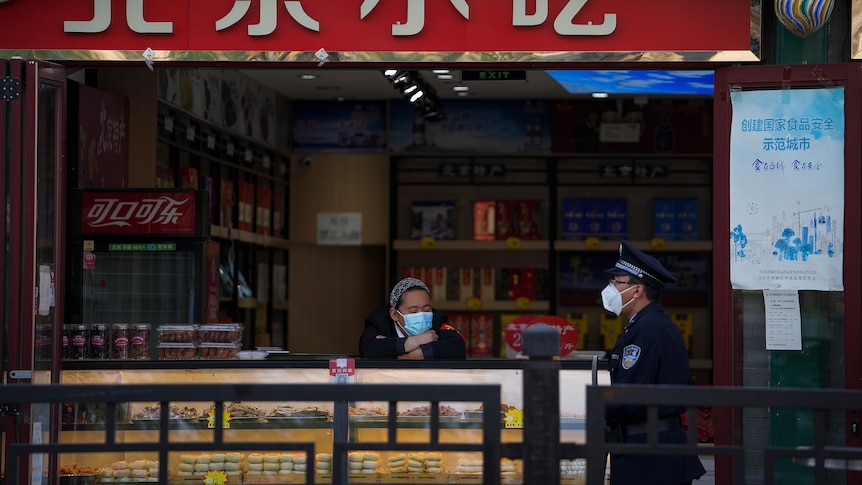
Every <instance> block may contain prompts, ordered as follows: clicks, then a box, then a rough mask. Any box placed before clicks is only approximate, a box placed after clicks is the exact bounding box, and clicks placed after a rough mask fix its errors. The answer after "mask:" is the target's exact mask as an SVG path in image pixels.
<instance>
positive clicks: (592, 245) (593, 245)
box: [584, 237, 602, 251]
mask: <svg viewBox="0 0 862 485" xmlns="http://www.w3.org/2000/svg"><path fill="white" fill-rule="evenodd" d="M584 247H585V248H587V249H589V250H591V251H597V250H599V249H601V247H602V241H601V240H599V238H597V237H588V238H586V239H584Z"/></svg>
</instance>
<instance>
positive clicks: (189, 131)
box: [186, 125, 195, 141]
mask: <svg viewBox="0 0 862 485" xmlns="http://www.w3.org/2000/svg"><path fill="white" fill-rule="evenodd" d="M186 139H188V140H189V141H195V125H189V126H188V127H187V128H186Z"/></svg>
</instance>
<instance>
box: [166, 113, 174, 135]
mask: <svg viewBox="0 0 862 485" xmlns="http://www.w3.org/2000/svg"><path fill="white" fill-rule="evenodd" d="M165 131H167V132H168V133H173V132H174V118H173V117H172V116H165Z"/></svg>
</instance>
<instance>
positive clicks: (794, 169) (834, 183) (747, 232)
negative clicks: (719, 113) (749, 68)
mask: <svg viewBox="0 0 862 485" xmlns="http://www.w3.org/2000/svg"><path fill="white" fill-rule="evenodd" d="M730 99H731V102H732V103H733V123H732V126H731V131H730V137H731V138H730V142H731V143H730V227H729V228H727V229H728V232H729V237H730V241H731V245H730V249H731V254H730V282H731V285H732V286H733V288H734V289H740V290H820V291H843V290H844V273H843V269H844V226H845V214H844V162H845V161H844V130H845V125H844V119H845V114H844V107H845V99H844V88H843V87H837V86H827V87H823V88H817V89H772V90H752V91H739V92H734V93H733V95H732V96H731V98H730ZM851 162H852V163H857V161H855V160H853V161H851ZM854 250H857V249H855V248H854Z"/></svg>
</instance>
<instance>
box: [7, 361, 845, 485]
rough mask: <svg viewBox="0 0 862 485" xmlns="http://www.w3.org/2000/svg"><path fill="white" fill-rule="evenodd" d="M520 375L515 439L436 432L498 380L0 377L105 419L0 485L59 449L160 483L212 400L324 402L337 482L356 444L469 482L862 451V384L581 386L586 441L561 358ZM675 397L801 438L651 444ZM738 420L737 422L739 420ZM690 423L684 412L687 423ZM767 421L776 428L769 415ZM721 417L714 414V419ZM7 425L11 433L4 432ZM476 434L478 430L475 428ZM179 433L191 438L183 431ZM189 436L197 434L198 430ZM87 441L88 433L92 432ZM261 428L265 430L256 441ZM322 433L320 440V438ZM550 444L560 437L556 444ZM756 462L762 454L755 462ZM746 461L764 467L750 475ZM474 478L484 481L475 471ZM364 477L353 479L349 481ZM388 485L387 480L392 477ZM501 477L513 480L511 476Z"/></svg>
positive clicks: (496, 426) (24, 452) (34, 398)
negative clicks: (366, 435) (145, 457)
mask: <svg viewBox="0 0 862 485" xmlns="http://www.w3.org/2000/svg"><path fill="white" fill-rule="evenodd" d="M524 365H525V373H524V384H523V392H524V422H525V426H524V429H523V440H522V442H506V443H501V423H500V415H499V414H497V413H493V412H485V413H483V417H482V420H481V422H480V423H477V424H476V426H475V428H479V427H481V433H480V434H481V440H477V439H470V440H451V439H444V440H441V436H440V431H441V428H444V429H445V428H446V425H445V423H444V422H443V421H444V420H443V419H441V416H440V414H439V411H440V408H441V402H470V403H474V402H475V403H479V404H481V406H482V408H483V409H486V410H492V409H499V408H500V404H501V399H500V386H499V385H421V384H397V383H396V384H307V385H302V384H283V385H281V384H196V385H171V384H168V385H134V386H131V385H128V386H122V385H121V386H116V385H55V386H48V385H26V386H25V385H14V386H9V385H6V386H0V405H2V406H3V408H5V409H13V408H14V409H20V408H24V407H31V406H33V405H34V404H39V403H47V404H53V405H59V404H61V403H64V402H84V403H102V404H104V424H103V425H99V426H98V427H97V428H92V429H89V431H99V432H103V438H104V439H102V440H100V441H98V442H92V441H91V442H86V443H84V442H62V440H61V442H59V443H50V442H49V443H8V444H7V448H6V450H5V452H6V453H5V455H6V460H5V468H6V483H7V484H8V485H23V484H26V483H29V482H28V477H27V476H26V475H27V470H26V469H22V468H23V467H24V466H25V465H26V463H27V460H26V459H25V458H27V457H28V456H31V455H35V454H44V455H47V456H53V457H56V456H59V455H60V454H63V453H98V452H106V451H111V452H126V453H129V452H143V453H148V454H155V455H157V456H158V457H159V460H158V462H159V467H160V469H159V473H158V477H159V478H158V483H160V484H166V483H168V469H167V467H168V453H170V452H174V453H177V452H187V451H188V452H191V451H196V452H215V451H218V450H224V449H225V445H226V440H225V429H224V427H223V426H224V424H223V423H222V422H221V421H220V420H215V422H214V429H213V430H212V433H211V435H209V434H208V435H205V436H208V437H209V438H207V439H206V440H204V441H193V442H190V441H179V440H178V439H177V438H178V437H182V436H183V435H173V436H172V433H171V430H172V429H176V428H175V427H174V428H172V427H171V423H170V421H169V418H170V416H169V413H168V412H167V410H168V409H169V406H170V403H172V402H186V403H187V402H200V401H207V402H212V403H214V416H221V415H222V411H223V410H224V409H225V403H231V402H234V401H241V402H303V401H306V402H307V401H313V402H330V403H332V405H333V409H334V412H333V413H332V423H331V424H329V425H328V426H331V429H332V472H331V483H332V484H335V485H340V484H350V483H354V481H351V480H354V479H355V476H351V474H350V473H349V467H348V455H349V453H350V452H351V451H353V450H364V451H366V452H367V451H375V450H376V451H392V452H398V451H401V452H409V451H417V452H422V451H438V452H468V453H474V454H479V455H481V457H482V464H483V467H482V470H481V474H479V475H476V477H477V480H476V481H473V482H471V483H475V484H477V485H479V484H486V485H490V484H498V483H501V473H500V472H501V465H500V459H501V458H503V457H506V458H512V459H521V460H522V461H523V470H522V473H521V474H520V476H521V478H522V480H521V481H522V483H523V485H549V484H551V485H553V484H559V483H561V480H560V469H559V463H560V460H561V459H581V460H585V477H582V478H581V479H582V480H583V479H584V478H585V481H586V484H587V485H600V484H603V483H605V480H606V476H605V471H606V463H607V456H608V454H618V453H620V454H621V453H626V454H649V455H666V454H697V455H700V456H714V457H716V458H719V459H724V458H726V459H727V460H728V463H729V464H730V474H731V476H730V477H728V479H727V480H726V481H728V482H729V483H734V484H749V483H763V484H764V485H772V484H773V483H777V481H776V478H775V471H776V469H777V468H779V466H778V465H777V464H778V463H779V462H787V461H789V462H790V463H791V464H794V466H796V465H798V466H801V467H803V468H801V469H803V470H805V471H806V472H807V473H809V474H811V476H812V480H811V481H812V483H817V484H827V483H849V481H847V480H846V479H845V470H860V469H862V448H852V447H848V446H845V445H844V443H845V440H844V433H845V426H854V425H855V426H857V428H858V426H859V423H854V422H853V419H845V416H846V415H851V416H852V415H853V413H858V411H859V410H862V391H853V390H839V389H776V388H751V387H749V388H730V387H703V386H588V387H587V392H586V415H587V419H586V434H585V440H584V442H583V443H572V442H565V443H564V442H561V440H560V434H559V429H560V418H559V393H558V389H557V385H558V383H559V380H558V379H559V366H558V362H557V361H526V362H525V364H524ZM153 401H158V402H159V403H160V406H161V408H162V410H163V411H164V412H162V413H161V414H160V418H159V421H158V424H157V425H155V426H154V427H153V428H148V429H155V430H158V438H157V439H155V440H153V441H149V442H128V441H125V440H123V439H118V432H119V431H121V430H123V429H125V428H124V426H126V425H124V424H122V423H120V422H118V419H117V417H116V416H117V414H116V412H115V411H116V410H117V407H118V406H120V405H121V404H122V403H144V402H153ZM405 401H410V402H417V401H421V402H428V403H430V412H429V415H428V416H429V417H428V421H427V424H425V423H423V425H422V427H423V428H425V431H424V433H426V435H427V436H426V438H427V439H423V440H421V441H420V442H416V441H413V440H411V441H406V439H405V438H404V437H403V436H401V434H400V433H399V430H400V429H401V428H402V427H403V423H402V422H400V421H399V417H398V416H397V412H396V406H397V404H398V403H399V402H405ZM357 402H359V403H361V402H387V403H388V406H389V410H388V417H387V418H386V422H385V425H382V427H385V429H386V437H385V439H382V440H378V441H370V440H358V439H355V437H352V436H351V421H350V415H349V406H350V403H357ZM608 404H623V405H642V406H646V407H647V410H648V413H647V414H648V418H649V419H648V422H647V433H648V440H647V443H644V444H631V443H606V442H605V441H604V420H603V417H604V410H605V407H606V406H607V405H608ZM664 405H679V406H684V407H686V408H687V409H688V413H689V416H692V417H694V416H697V414H698V413H697V411H698V408H699V407H703V406H707V407H711V408H712V409H713V410H714V411H715V410H718V409H722V408H724V409H727V410H731V411H732V413H733V414H734V416H737V418H735V419H740V418H738V417H739V416H741V415H743V414H744V413H745V412H748V411H751V410H758V409H759V410H766V411H767V413H766V414H761V416H766V415H767V414H768V412H769V411H770V410H776V409H780V410H783V409H795V410H800V411H802V412H804V414H805V416H806V418H805V419H804V422H800V423H799V424H798V426H799V427H800V428H801V429H803V430H804V434H807V435H808V436H809V438H808V439H807V440H805V442H799V443H794V444H793V445H786V446H782V445H774V444H771V443H769V440H768V439H766V440H762V442H760V443H758V442H756V440H746V442H745V443H739V444H715V445H712V444H710V445H708V446H704V445H702V444H700V443H698V442H697V436H696V433H694V432H690V433H689V436H688V442H687V443H686V444H684V445H664V444H658V443H657V442H656V436H657V430H658V407H659V406H664ZM742 420H743V419H740V420H739V421H737V422H742ZM695 421H696V420H695V419H694V418H692V419H691V420H690V424H693V423H694V422H695ZM762 421H763V422H764V423H766V424H764V426H766V428H768V427H769V426H772V424H771V423H769V418H768V417H764V419H763V420H762ZM718 424H719V425H721V423H718ZM8 431H9V430H7V433H8ZM475 432H479V430H478V429H476V431H475ZM186 436H187V435H186ZM195 436H201V435H200V434H197V435H195ZM91 438H92V433H91ZM262 438H263V437H261V439H262ZM227 444H229V445H230V446H233V447H239V448H240V449H242V450H248V451H263V450H269V451H301V452H304V453H305V455H306V456H307V457H309V459H310V458H311V457H314V456H315V453H316V452H317V451H320V450H316V449H315V446H316V445H315V443H314V442H289V441H279V442H273V441H272V440H271V439H269V440H266V441H263V440H261V441H253V440H252V441H245V440H244V441H241V442H236V441H232V440H231V441H227ZM328 444H329V443H328V441H327V445H328ZM555 444H556V445H555ZM755 461H758V463H754V462H755ZM752 469H756V470H758V473H759V474H760V476H754V475H755V474H753V472H752V471H751V470H752ZM479 477H481V482H480V481H478V478H479ZM304 480H305V483H307V484H312V483H316V482H315V476H314V469H313V467H311V466H309V467H307V468H306V470H305V477H304ZM360 482H362V483H367V482H366V481H361V480H357V481H356V482H355V483H360ZM390 483H392V482H390ZM506 483H512V482H511V480H508V481H507V482H506Z"/></svg>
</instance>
